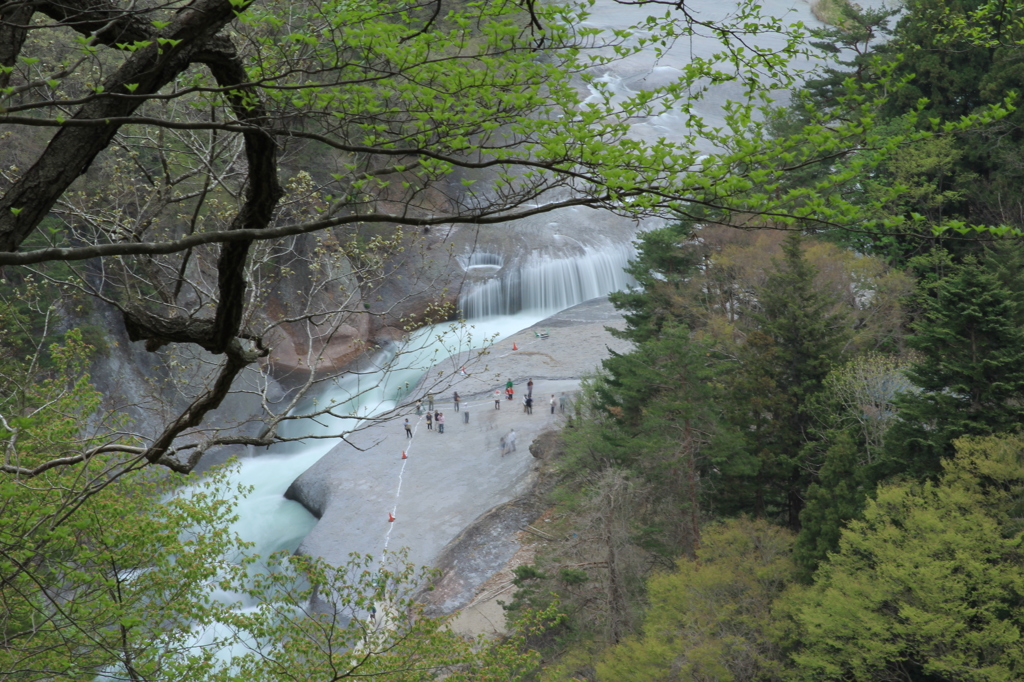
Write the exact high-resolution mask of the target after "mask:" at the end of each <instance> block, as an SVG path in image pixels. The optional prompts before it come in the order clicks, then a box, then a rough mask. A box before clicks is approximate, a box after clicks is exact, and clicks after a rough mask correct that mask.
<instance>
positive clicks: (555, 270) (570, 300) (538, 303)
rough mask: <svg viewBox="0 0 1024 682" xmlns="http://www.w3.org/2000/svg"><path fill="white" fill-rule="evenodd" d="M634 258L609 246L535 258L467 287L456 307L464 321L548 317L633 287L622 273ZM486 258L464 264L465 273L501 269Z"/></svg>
mask: <svg viewBox="0 0 1024 682" xmlns="http://www.w3.org/2000/svg"><path fill="white" fill-rule="evenodd" d="M633 254H634V250H633V247H632V245H630V244H609V245H606V246H604V247H600V248H598V247H591V248H587V249H585V250H584V252H583V254H581V255H579V256H571V257H562V258H552V257H549V256H534V257H533V258H532V259H530V260H529V261H527V262H526V263H525V264H524V265H523V266H522V267H519V268H510V269H509V271H508V272H505V273H502V274H500V275H499V276H498V277H494V278H491V279H488V280H486V281H484V282H469V283H467V284H466V285H465V286H464V287H463V293H462V296H460V297H459V308H460V310H461V311H462V314H463V316H464V317H465V318H466V319H467V320H475V319H482V318H489V317H496V316H499V315H515V314H517V313H520V312H523V311H528V312H531V313H533V312H536V313H538V314H541V315H542V317H547V316H549V315H553V314H554V313H557V312H558V311H560V310H565V309H566V308H569V307H571V306H574V305H576V304H577V303H582V302H583V301H589V300H590V299H592V298H597V297H598V296H605V295H607V294H608V293H609V292H612V291H618V290H620V289H622V288H624V287H626V286H628V285H629V284H631V283H632V282H631V279H630V277H629V276H628V275H627V274H626V273H625V271H624V269H625V267H626V263H627V262H628V261H629V259H630V258H632V257H633ZM488 256H489V254H487V255H485V256H484V257H481V258H479V259H477V257H476V254H474V255H473V256H471V257H470V258H469V259H467V263H468V265H467V266H466V268H467V270H469V268H470V267H472V266H474V265H484V264H485V263H486V264H497V265H499V266H500V261H498V263H493V260H494V259H489V258H488ZM476 260H481V261H483V262H481V263H477V262H476Z"/></svg>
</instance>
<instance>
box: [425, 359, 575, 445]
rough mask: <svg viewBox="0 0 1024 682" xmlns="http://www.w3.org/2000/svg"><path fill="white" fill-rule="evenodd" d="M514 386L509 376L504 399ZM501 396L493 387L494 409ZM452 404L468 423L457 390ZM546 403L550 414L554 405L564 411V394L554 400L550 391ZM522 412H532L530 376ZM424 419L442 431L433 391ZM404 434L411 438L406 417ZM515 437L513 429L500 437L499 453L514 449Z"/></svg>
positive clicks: (499, 404)
mask: <svg viewBox="0 0 1024 682" xmlns="http://www.w3.org/2000/svg"><path fill="white" fill-rule="evenodd" d="M514 386H515V384H514V383H513V382H512V379H511V378H510V379H509V380H508V381H507V382H506V383H505V398H506V399H508V400H512V398H513V396H514V395H515V389H514ZM501 397H502V392H501V389H500V388H496V389H494V409H496V410H500V409H501ZM452 404H453V405H454V407H455V411H456V412H462V413H463V416H464V417H465V419H464V421H465V422H466V423H467V424H468V423H469V411H468V410H463V409H462V396H460V395H459V392H458V391H455V392H454V393H453V394H452ZM548 405H549V406H550V408H551V414H554V413H555V407H556V406H558V407H560V409H561V411H562V412H565V406H566V397H565V394H564V393H563V394H562V396H561V398H559V399H557V400H556V399H555V395H554V394H553V393H552V394H551V399H550V400H549V401H548ZM523 412H525V413H526V414H533V379H532V378H531V379H530V380H529V381H527V382H526V395H525V396H524V397H523ZM416 414H418V415H419V414H423V400H422V399H417V400H416ZM426 421H427V430H428V431H433V430H434V424H437V432H438V433H444V413H443V412H440V411H437V410H434V394H433V393H427V418H426ZM405 435H406V437H408V438H412V425H411V424H410V423H409V420H408V419H406V420H405ZM515 439H516V437H515V431H514V430H513V431H511V432H510V433H509V434H507V435H505V436H503V437H502V439H501V454H503V455H504V454H505V452H506V451H508V450H513V451H514V450H515V442H516V441H515Z"/></svg>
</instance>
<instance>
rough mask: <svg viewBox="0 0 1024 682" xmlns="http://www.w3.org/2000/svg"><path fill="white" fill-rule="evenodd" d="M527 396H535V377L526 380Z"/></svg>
mask: <svg viewBox="0 0 1024 682" xmlns="http://www.w3.org/2000/svg"><path fill="white" fill-rule="evenodd" d="M526 397H527V398H532V397H533V379H530V380H529V381H527V382H526Z"/></svg>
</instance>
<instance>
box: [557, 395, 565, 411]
mask: <svg viewBox="0 0 1024 682" xmlns="http://www.w3.org/2000/svg"><path fill="white" fill-rule="evenodd" d="M565 402H566V398H565V394H564V393H562V394H560V395H559V396H558V411H559V412H565Z"/></svg>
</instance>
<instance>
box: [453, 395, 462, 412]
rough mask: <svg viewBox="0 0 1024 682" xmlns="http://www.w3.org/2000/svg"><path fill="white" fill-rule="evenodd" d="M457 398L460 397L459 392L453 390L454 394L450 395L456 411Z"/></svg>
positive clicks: (457, 406) (457, 408)
mask: <svg viewBox="0 0 1024 682" xmlns="http://www.w3.org/2000/svg"><path fill="white" fill-rule="evenodd" d="M459 400H461V398H459V392H458V391H455V395H453V396H452V402H453V403H455V411H456V412H458V411H459Z"/></svg>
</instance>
